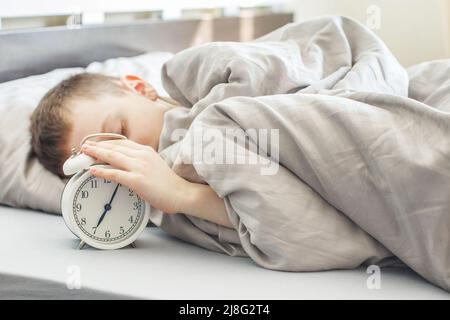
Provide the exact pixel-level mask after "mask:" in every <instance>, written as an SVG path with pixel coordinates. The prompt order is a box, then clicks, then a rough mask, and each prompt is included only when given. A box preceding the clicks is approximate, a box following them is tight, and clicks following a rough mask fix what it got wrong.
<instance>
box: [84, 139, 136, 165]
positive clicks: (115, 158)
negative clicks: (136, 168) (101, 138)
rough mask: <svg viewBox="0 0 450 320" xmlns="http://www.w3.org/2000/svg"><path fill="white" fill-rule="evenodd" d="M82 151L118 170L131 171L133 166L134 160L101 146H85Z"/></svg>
mask: <svg viewBox="0 0 450 320" xmlns="http://www.w3.org/2000/svg"><path fill="white" fill-rule="evenodd" d="M81 150H82V151H83V152H84V153H85V154H87V155H88V156H91V157H94V158H96V159H97V160H100V161H102V162H106V163H108V164H110V165H112V166H113V167H116V168H118V169H123V170H130V169H131V166H132V164H133V158H130V157H129V156H127V155H125V154H123V153H121V152H117V151H114V150H111V149H106V148H102V147H99V146H89V145H84V146H83V147H82V149H81Z"/></svg>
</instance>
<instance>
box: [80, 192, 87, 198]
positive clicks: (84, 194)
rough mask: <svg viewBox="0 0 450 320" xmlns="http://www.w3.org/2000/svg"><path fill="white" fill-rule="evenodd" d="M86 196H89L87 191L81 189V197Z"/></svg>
mask: <svg viewBox="0 0 450 320" xmlns="http://www.w3.org/2000/svg"><path fill="white" fill-rule="evenodd" d="M87 198H89V192H88V191H81V199H87Z"/></svg>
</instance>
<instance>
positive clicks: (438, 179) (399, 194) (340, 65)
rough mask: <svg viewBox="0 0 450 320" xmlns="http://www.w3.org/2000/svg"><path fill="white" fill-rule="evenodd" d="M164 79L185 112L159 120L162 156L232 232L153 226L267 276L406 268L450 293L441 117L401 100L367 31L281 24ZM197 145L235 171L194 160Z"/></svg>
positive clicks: (183, 55) (397, 81)
mask: <svg viewBox="0 0 450 320" xmlns="http://www.w3.org/2000/svg"><path fill="white" fill-rule="evenodd" d="M443 77H444V78H445V77H447V79H443V80H448V74H447V75H445V74H444V75H443ZM162 80H163V84H164V87H165V89H166V90H167V92H168V93H169V94H170V95H171V96H172V97H173V98H175V99H176V100H178V101H179V102H181V103H182V104H183V105H184V106H186V107H180V108H174V109H172V110H170V111H169V112H167V113H166V116H165V124H164V128H163V134H162V136H161V140H160V150H159V151H160V154H161V155H162V156H163V157H164V158H165V159H166V161H167V162H168V163H169V164H170V165H171V166H172V168H173V169H174V170H175V171H176V172H177V173H178V174H180V175H181V176H183V177H185V178H187V179H189V180H191V181H196V182H200V183H208V184H209V185H210V186H211V187H212V188H213V189H214V190H215V191H216V192H217V193H218V194H219V195H220V196H221V197H223V198H224V201H225V204H226V209H227V212H228V215H229V218H230V220H231V222H232V224H233V226H234V228H233V229H230V228H225V227H222V226H219V225H216V224H214V223H210V222H208V221H205V220H200V219H196V218H193V217H189V216H187V215H184V214H182V213H180V214H176V215H164V214H162V213H161V212H158V211H157V210H153V211H152V221H153V222H154V223H156V224H157V225H159V226H160V227H161V228H162V229H164V230H166V231H167V232H169V233H172V234H173V235H175V236H177V237H179V238H182V239H184V240H186V241H189V242H193V243H195V244H197V245H200V246H203V247H205V248H208V249H211V250H216V251H221V252H225V253H227V254H230V255H238V256H242V255H248V256H250V257H251V258H252V259H253V260H254V261H255V262H256V263H257V264H259V265H261V266H262V267H265V268H270V269H276V270H287V271H311V270H326V269H337V268H354V267H356V266H358V265H361V264H378V265H381V266H384V265H398V264H402V263H403V264H406V265H408V266H409V267H411V268H412V269H413V270H415V271H416V272H418V273H419V274H420V275H422V276H423V277H425V278H426V279H428V280H429V281H431V282H433V283H435V284H437V285H439V286H441V287H443V288H445V289H447V290H449V289H450V254H449V253H450V250H449V249H450V247H449V243H450V238H449V237H450V200H449V199H450V197H449V196H450V192H449V188H448V186H449V185H450V143H449V142H448V141H449V139H448V137H450V127H449V125H448V123H449V121H450V115H449V114H448V113H446V112H444V111H443V109H444V108H443V107H442V108H438V106H439V107H440V106H442V104H436V106H430V105H426V104H424V103H422V102H419V101H417V100H413V99H410V98H408V75H407V73H406V71H405V70H404V69H403V68H402V67H401V65H400V64H399V63H398V62H397V60H396V59H395V57H394V56H393V55H392V54H391V53H390V51H389V50H388V49H387V48H386V46H385V45H384V44H383V42H382V41H380V40H379V39H378V38H377V37H376V36H375V35H374V34H373V33H372V32H371V31H369V30H367V29H366V28H365V27H364V26H362V25H360V24H358V23H357V22H354V21H352V20H350V19H346V18H341V17H330V18H322V19H318V20H313V21H309V22H305V23H300V24H289V25H286V26H285V27H283V28H281V29H279V30H276V31H274V32H273V33H270V34H268V35H266V36H264V37H263V38H260V39H258V40H256V41H254V42H250V43H232V42H221V43H212V44H206V45H203V46H200V47H195V48H191V49H187V50H185V51H183V52H180V53H179V54H177V55H175V56H174V57H173V58H172V59H171V60H169V61H168V62H167V63H166V64H165V66H164V68H163V76H162ZM442 82H444V81H442ZM443 92H446V94H447V95H450V92H449V90H446V91H445V90H444V91H442V92H441V94H440V97H441V98H442V99H444V100H442V99H441V101H448V96H447V97H445V94H444V93H443ZM445 99H447V100H445ZM447 107H448V106H447ZM441 109H442V110H441ZM181 129H185V130H184V131H183V130H181ZM229 131H233V132H238V133H239V132H244V134H237V135H236V137H233V138H232V139H230V137H229V135H228V132H229ZM204 132H207V134H206V136H207V139H205V136H204V135H202V133H204ZM264 132H265V133H267V136H264V134H261V133H264ZM268 133H273V134H268ZM198 137H202V139H203V140H208V141H209V142H211V141H212V143H210V144H206V147H205V148H204V149H208V152H209V155H211V154H212V155H214V156H215V157H216V159H215V160H217V159H219V158H220V157H219V156H220V155H222V156H223V155H226V156H230V159H231V160H234V161H228V160H227V161H226V162H225V163H221V161H202V160H204V159H200V160H199V159H197V158H196V156H197V155H198V152H196V151H198V150H200V149H195V141H197V140H198V139H197V138H198ZM230 145H231V148H229V147H230ZM224 146H225V147H224ZM204 149H202V150H203V153H204V151H205V150H204ZM202 150H201V151H202ZM211 150H213V152H211ZM208 159H209V160H210V158H208ZM249 159H250V160H249ZM255 159H256V161H254V160H255ZM219 160H220V159H219ZM241 160H242V161H241ZM247 160H248V161H247ZM251 160H253V161H251ZM227 162H228V163H227Z"/></svg>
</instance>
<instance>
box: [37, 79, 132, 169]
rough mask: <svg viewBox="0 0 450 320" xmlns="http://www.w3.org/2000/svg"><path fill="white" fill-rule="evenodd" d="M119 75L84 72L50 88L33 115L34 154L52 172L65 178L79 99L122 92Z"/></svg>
mask: <svg viewBox="0 0 450 320" xmlns="http://www.w3.org/2000/svg"><path fill="white" fill-rule="evenodd" d="M123 93H124V89H123V87H122V86H121V85H120V82H119V80H118V78H114V77H110V76H105V75H101V74H95V73H80V74H77V75H74V76H71V77H70V78H68V79H66V80H63V81H61V82H60V83H59V84H58V85H56V86H55V87H54V88H52V89H51V90H50V91H48V92H47V93H46V94H45V96H44V97H43V98H42V99H41V101H40V102H39V104H38V106H37V108H36V109H35V110H34V112H33V114H32V115H31V125H30V131H31V155H32V156H36V157H37V159H38V160H39V161H40V162H41V163H42V165H43V166H44V167H45V168H46V169H47V170H49V171H51V172H53V173H54V174H57V175H58V176H60V177H64V173H63V172H62V165H63V163H64V161H65V160H66V159H65V157H66V156H67V154H66V152H67V151H66V150H67V146H66V144H67V136H68V134H69V133H70V131H71V130H72V124H71V123H70V114H71V112H72V111H73V110H72V102H73V101H74V99H76V98H84V99H93V100H94V99H96V98H98V97H99V96H101V95H103V94H109V95H111V94H112V95H122V94H123Z"/></svg>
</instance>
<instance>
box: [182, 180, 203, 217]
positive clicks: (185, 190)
mask: <svg viewBox="0 0 450 320" xmlns="http://www.w3.org/2000/svg"><path fill="white" fill-rule="evenodd" d="M196 185H197V184H196V183H192V182H189V181H187V180H184V179H183V182H182V183H180V186H179V187H178V188H177V189H178V191H179V192H178V195H177V199H178V201H177V212H180V213H186V214H189V215H194V214H195V212H194V210H195V204H196V203H197V201H198V199H199V190H198V187H197V186H196Z"/></svg>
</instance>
